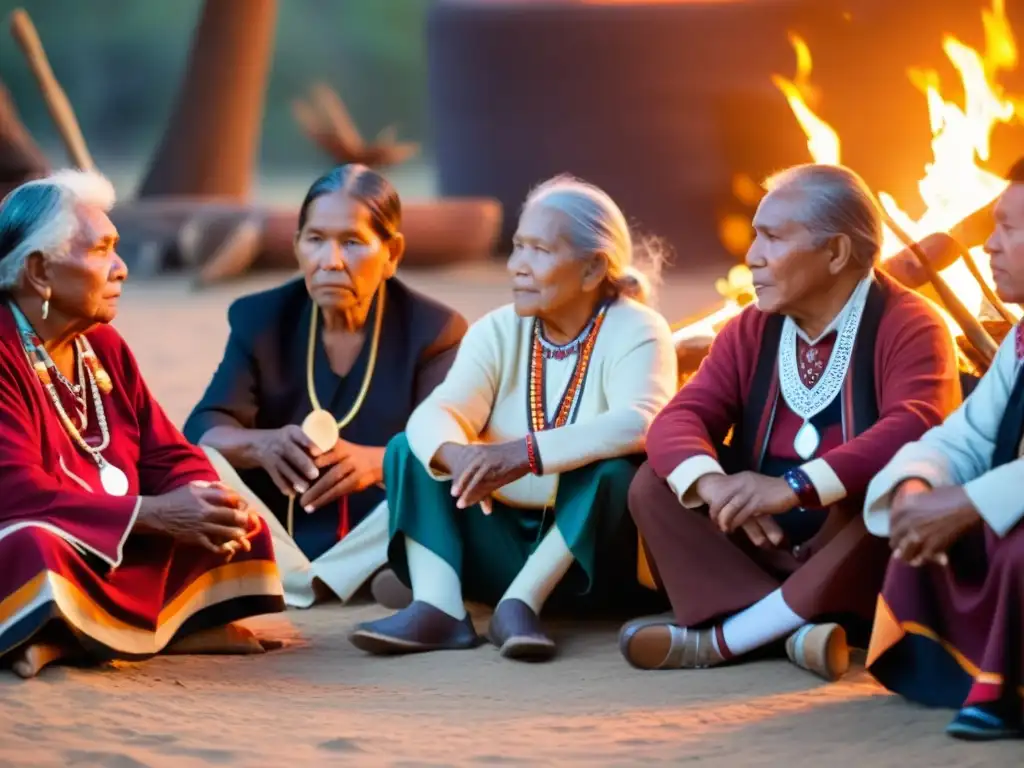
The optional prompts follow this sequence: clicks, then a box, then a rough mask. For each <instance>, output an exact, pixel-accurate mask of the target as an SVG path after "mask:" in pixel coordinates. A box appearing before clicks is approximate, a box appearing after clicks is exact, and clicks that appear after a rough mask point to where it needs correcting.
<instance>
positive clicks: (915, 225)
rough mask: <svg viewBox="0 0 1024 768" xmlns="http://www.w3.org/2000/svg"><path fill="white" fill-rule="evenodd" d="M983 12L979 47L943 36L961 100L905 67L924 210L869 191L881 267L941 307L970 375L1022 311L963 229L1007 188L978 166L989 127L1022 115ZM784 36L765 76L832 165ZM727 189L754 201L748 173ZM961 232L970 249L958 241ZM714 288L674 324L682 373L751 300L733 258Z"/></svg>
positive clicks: (1004, 42) (1010, 65) (797, 43)
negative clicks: (779, 63)
mask: <svg viewBox="0 0 1024 768" xmlns="http://www.w3.org/2000/svg"><path fill="white" fill-rule="evenodd" d="M982 19H983V23H984V30H985V50H984V52H979V51H977V50H975V49H973V48H971V47H970V46H967V45H965V44H964V43H962V42H960V41H959V40H957V39H956V38H955V37H953V36H952V35H947V36H946V37H945V39H944V40H943V50H944V52H945V54H946V56H947V57H948V58H949V60H950V62H951V63H952V64H953V66H954V67H955V68H956V70H957V72H958V73H959V75H960V79H961V81H962V85H963V92H964V99H963V105H962V106H961V105H959V104H957V103H955V102H954V101H951V100H947V99H946V98H944V97H943V94H942V91H941V88H940V83H939V75H938V73H937V72H935V71H933V70H922V69H911V70H909V72H908V74H909V77H910V79H911V82H912V83H913V84H914V85H915V86H917V87H918V89H919V90H921V91H922V93H923V95H924V96H925V98H926V99H927V104H928V112H929V116H930V120H931V133H932V141H931V146H932V154H933V158H934V159H933V162H932V163H931V164H929V165H928V166H926V168H925V172H924V176H923V177H922V178H921V180H920V182H919V183H918V191H919V193H920V196H921V199H922V201H923V202H924V204H925V210H924V213H923V214H922V215H921V216H920V218H918V219H916V220H915V219H914V218H912V217H911V216H909V215H908V214H907V213H905V212H904V210H903V208H901V207H900V205H899V203H898V202H897V201H896V200H895V199H894V198H893V197H892V195H889V194H887V193H886V192H884V191H880V192H878V199H879V201H880V202H881V204H882V207H883V208H884V211H885V214H886V220H887V226H886V230H885V240H884V245H883V249H882V258H883V263H882V268H883V269H885V270H886V271H887V272H889V273H890V274H892V275H893V276H894V277H896V278H897V279H898V280H900V282H902V283H904V284H906V285H908V286H909V287H912V288H915V289H917V290H919V291H921V292H922V293H924V294H925V295H927V296H929V297H930V298H932V299H934V300H936V301H937V303H938V304H939V306H940V307H941V308H942V309H944V310H945V314H946V318H947V322H948V324H949V326H950V329H951V331H952V332H953V334H954V336H955V337H956V339H957V342H958V345H959V348H960V350H961V352H962V360H961V362H962V368H964V369H965V370H967V371H969V372H972V373H976V374H978V373H982V372H984V370H986V369H987V367H988V365H989V363H990V362H991V359H992V356H993V354H994V352H995V349H996V347H997V345H998V342H999V341H1001V340H1002V338H1003V337H1004V336H1005V334H1006V333H1007V332H1008V331H1009V329H1010V327H1011V325H1012V323H1014V322H1016V321H1017V320H1019V319H1020V317H1021V310H1020V308H1019V307H1016V306H1012V307H1007V306H1005V305H1003V304H1002V303H1001V302H1000V301H999V300H998V298H997V297H996V296H995V293H994V291H993V290H992V276H991V272H990V270H989V264H988V256H987V254H986V253H985V252H984V250H983V249H982V248H981V247H980V245H979V243H980V242H981V241H982V240H981V239H979V236H978V235H979V233H978V232H977V229H978V227H977V226H975V227H974V231H973V232H970V233H969V236H968V234H967V230H970V229H971V226H970V225H971V222H972V219H974V220H978V219H981V220H985V216H984V214H985V213H986V209H990V207H991V205H992V204H993V202H994V201H995V199H996V198H997V197H998V196H999V195H1000V194H1001V193H1002V191H1003V190H1004V189H1005V188H1006V185H1007V182H1006V181H1004V180H1003V179H1002V178H1001V177H1000V176H999V175H996V174H994V173H991V172H989V171H988V170H986V169H985V168H983V167H982V166H981V165H980V164H979V163H984V162H986V161H987V160H988V159H989V150H990V137H991V134H992V131H993V130H994V128H995V127H996V126H997V125H999V124H1008V123H1011V122H1013V121H1014V120H1021V119H1024V101H1022V100H1020V99H1014V98H1013V97H1011V96H1009V95H1007V94H1006V93H1005V92H1004V89H1003V88H1002V87H1001V86H1000V85H999V79H1000V76H1001V75H1002V74H1003V73H1005V72H1008V71H1013V70H1014V69H1015V68H1016V67H1017V63H1018V56H1017V46H1016V41H1015V39H1014V35H1013V31H1012V29H1011V28H1010V24H1009V21H1008V20H1007V18H1006V11H1005V0H992V6H991V8H989V9H986V10H983V11H982ZM790 42H791V43H792V45H793V47H794V49H795V52H796V57H797V71H796V75H795V76H794V77H793V78H792V79H790V78H786V77H782V76H781V75H775V76H774V77H773V78H772V79H773V82H774V83H775V85H776V87H777V88H778V89H779V90H780V91H781V92H782V94H783V95H784V96H785V98H786V100H787V101H788V103H789V106H790V108H791V109H792V111H793V114H794V116H795V117H796V119H797V122H798V123H799V125H800V127H801V129H802V130H803V131H804V134H805V135H806V136H807V148H808V150H809V152H810V156H811V159H813V160H814V161H815V162H819V163H839V162H841V161H842V156H841V142H840V138H839V135H838V133H836V131H835V130H834V129H833V128H832V127H831V126H830V125H829V124H828V123H826V122H825V121H824V120H823V119H821V117H819V116H818V115H817V114H816V113H815V111H814V109H813V107H812V105H813V104H814V103H815V102H816V101H817V92H816V90H815V89H814V88H813V87H812V86H811V83H810V74H811V52H810V50H809V48H808V46H807V44H806V43H805V42H804V41H803V39H801V38H800V37H799V36H797V35H795V34H791V35H790ZM733 186H734V189H735V190H736V191H737V195H739V196H741V197H742V198H744V199H745V200H746V201H750V198H751V197H753V198H754V200H755V201H756V199H757V196H758V195H760V194H763V191H762V190H760V188H758V187H757V186H756V185H755V184H753V183H752V182H751V181H750V179H749V178H738V179H736V180H735V183H734V185H733ZM723 224H724V226H723V235H724V236H727V237H728V238H729V239H730V240H731V241H732V245H733V247H734V248H735V247H736V240H737V237H742V236H744V235H745V236H746V237H747V238H749V236H750V235H749V227H746V228H745V229H744V230H743V232H742V233H737V227H736V223H735V222H723ZM986 234H987V233H986ZM961 237H964V239H966V240H967V242H968V244H969V245H972V246H974V247H971V248H970V249H968V248H965V247H964V246H962V245H961V244H960V242H959V240H960V238H961ZM982 237H983V236H982ZM748 242H749V241H748ZM741 244H742V243H741ZM716 288H717V289H718V291H719V293H720V294H721V295H722V296H723V297H724V298H725V304H724V305H723V306H722V307H721V308H720V309H718V310H716V311H714V312H712V313H710V314H708V315H706V316H703V317H699V318H694V319H692V320H690V321H687V322H684V323H682V324H681V325H680V326H679V327H678V328H677V329H676V330H675V334H674V337H675V341H676V346H677V349H678V350H679V357H680V372H681V375H683V376H688V375H692V373H693V372H694V371H695V370H696V368H697V366H698V365H699V364H700V360H701V359H703V357H704V356H705V355H706V354H707V348H708V346H709V345H710V343H711V340H712V339H713V338H714V335H715V334H716V333H717V331H718V330H719V329H720V328H721V327H722V325H724V324H725V322H726V321H728V320H729V319H730V318H732V317H734V316H735V315H737V314H738V313H739V312H740V311H741V310H742V308H743V307H744V306H745V305H746V304H748V303H749V302H750V301H752V300H753V287H752V283H751V278H750V272H749V270H747V268H746V267H745V266H742V265H739V266H736V267H734V268H733V269H732V270H730V272H729V275H728V277H727V278H726V279H724V280H719V281H718V284H717V285H716Z"/></svg>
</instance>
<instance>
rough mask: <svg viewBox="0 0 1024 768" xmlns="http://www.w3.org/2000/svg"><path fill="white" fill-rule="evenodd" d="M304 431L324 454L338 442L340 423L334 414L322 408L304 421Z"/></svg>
mask: <svg viewBox="0 0 1024 768" xmlns="http://www.w3.org/2000/svg"><path fill="white" fill-rule="evenodd" d="M302 431H303V432H304V433H305V434H306V437H308V438H309V439H310V440H312V441H313V444H314V445H315V446H316V447H317V448H319V449H320V450H321V451H323V452H324V453H327V451H329V450H331V449H332V448H333V447H334V445H335V443H337V442H338V422H337V421H336V420H335V418H334V414H332V413H331V412H330V411H325V410H323V409H322V408H318V409H317V410H315V411H313V412H312V413H310V414H309V415H308V416H307V417H306V418H305V419H304V420H303V422H302Z"/></svg>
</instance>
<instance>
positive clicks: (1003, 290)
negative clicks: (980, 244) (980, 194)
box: [985, 184, 1024, 304]
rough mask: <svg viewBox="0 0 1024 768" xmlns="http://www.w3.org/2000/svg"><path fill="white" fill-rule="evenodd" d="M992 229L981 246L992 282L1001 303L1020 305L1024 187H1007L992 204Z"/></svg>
mask: <svg viewBox="0 0 1024 768" xmlns="http://www.w3.org/2000/svg"><path fill="white" fill-rule="evenodd" d="M995 219H996V228H995V230H994V231H993V232H992V235H991V236H990V237H989V239H988V241H987V242H986V243H985V250H986V251H988V253H989V255H990V256H991V257H992V260H991V264H992V279H993V281H994V282H995V284H996V293H997V294H998V295H999V298H1001V299H1002V300H1003V301H1009V302H1012V303H1014V304H1024V184H1011V185H1010V186H1009V188H1007V190H1006V191H1005V192H1003V194H1002V196H1001V197H1000V198H999V200H998V201H997V202H996V207H995Z"/></svg>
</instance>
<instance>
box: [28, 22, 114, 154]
mask: <svg viewBox="0 0 1024 768" xmlns="http://www.w3.org/2000/svg"><path fill="white" fill-rule="evenodd" d="M11 35H12V36H13V37H14V40H15V42H17V43H18V47H19V48H21V51H22V53H24V54H25V59H26V60H27V61H28V66H29V69H30V70H32V74H33V75H34V76H35V78H36V82H37V83H39V89H40V90H41V91H42V92H43V100H44V101H45V102H46V108H47V109H48V110H49V111H50V117H52V118H53V122H54V123H55V124H56V125H57V131H58V132H59V133H60V138H61V141H63V142H64V147H65V148H66V149H67V152H68V155H69V156H70V158H71V162H73V163H74V164H75V165H76V166H77V167H78V168H80V169H81V170H83V171H92V170H95V168H96V166H95V165H94V164H93V161H92V155H90V154H89V148H88V147H87V146H86V144H85V137H84V136H83V135H82V129H81V128H80V127H79V125H78V119H77V118H76V117H75V111H74V109H72V108H71V102H70V101H68V97H67V94H65V93H64V89H63V88H61V87H60V83H59V82H57V77H56V76H55V75H54V74H53V69H51V68H50V62H49V60H48V59H47V58H46V51H45V50H44V49H43V43H42V41H41V40H40V39H39V33H38V32H36V27H35V25H34V24H33V23H32V19H30V18H29V15H28V14H27V13H26V12H25V11H24V9H22V8H17V9H15V11H14V12H13V13H12V14H11Z"/></svg>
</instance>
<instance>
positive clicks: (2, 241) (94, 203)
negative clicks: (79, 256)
mask: <svg viewBox="0 0 1024 768" xmlns="http://www.w3.org/2000/svg"><path fill="white" fill-rule="evenodd" d="M115 197H116V196H115V194H114V187H113V185H112V184H111V183H110V181H109V180H108V179H107V178H106V177H105V176H103V175H102V174H99V173H96V172H95V171H76V170H63V171H57V172H55V173H52V174H50V175H49V176H46V177H44V178H42V179H36V180H34V181H29V182H26V183H24V184H22V185H20V186H18V187H15V188H14V189H13V190H11V192H9V193H8V194H7V196H6V197H5V198H4V199H3V200H2V201H0V291H11V290H12V289H14V288H17V287H18V285H19V284H20V283H21V279H22V276H23V274H24V272H25V264H26V263H27V262H28V257H29V256H30V255H31V254H33V253H41V254H43V256H44V257H45V258H47V259H51V260H60V259H64V258H66V257H67V255H68V254H69V253H70V250H71V244H72V243H73V241H74V239H75V237H76V236H77V234H78V231H79V227H80V226H81V223H80V221H79V215H78V208H79V207H80V206H85V207H89V208H100V209H102V210H103V211H104V212H108V211H110V209H111V208H113V207H114V200H115Z"/></svg>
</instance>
